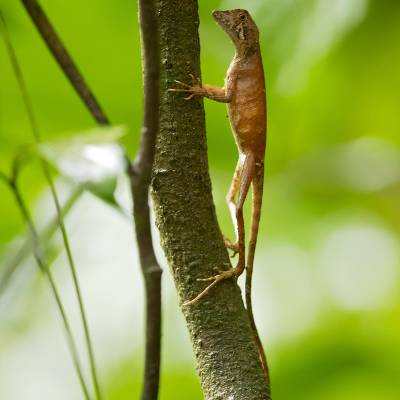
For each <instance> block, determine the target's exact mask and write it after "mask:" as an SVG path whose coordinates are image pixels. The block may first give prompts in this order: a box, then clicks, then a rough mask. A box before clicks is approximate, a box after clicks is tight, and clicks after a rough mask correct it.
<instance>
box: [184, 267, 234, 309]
mask: <svg viewBox="0 0 400 400" xmlns="http://www.w3.org/2000/svg"><path fill="white" fill-rule="evenodd" d="M232 278H237V273H236V268H235V269H229V270H228V271H223V272H221V273H219V274H218V275H215V276H211V277H209V278H200V279H197V280H198V281H200V282H210V281H212V282H211V283H210V284H209V285H208V286H207V287H206V288H205V289H204V290H203V291H202V292H200V293H199V294H198V295H197V296H196V297H195V298H194V299H192V300H189V301H186V302H185V303H183V306H190V305H193V304H195V303H197V302H198V301H199V300H200V299H202V298H203V297H204V296H205V295H206V294H207V293H208V292H209V291H210V290H211V289H212V288H213V287H214V286H215V285H217V283H218V282H221V281H224V280H226V279H232Z"/></svg>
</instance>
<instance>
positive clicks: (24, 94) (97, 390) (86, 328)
mask: <svg viewBox="0 0 400 400" xmlns="http://www.w3.org/2000/svg"><path fill="white" fill-rule="evenodd" d="M0 16H1V22H2V24H1V25H2V27H3V37H4V39H5V43H6V46H7V50H8V53H9V56H10V60H11V64H12V67H13V70H14V72H15V75H16V78H17V81H18V85H19V87H20V90H21V94H22V97H23V101H24V104H25V108H26V112H27V115H28V118H29V122H30V125H31V129H32V134H33V136H34V139H35V141H36V142H37V143H40V141H41V138H40V132H39V128H38V125H37V122H36V118H35V115H34V112H33V106H32V103H31V100H30V97H29V93H28V90H27V87H26V84H25V80H24V77H23V74H22V70H21V68H20V65H19V63H18V59H17V57H16V53H15V51H14V48H13V46H12V43H11V40H10V38H9V35H8V31H7V28H6V23H5V20H4V18H3V16H2V15H1V14H0ZM41 167H42V169H43V173H44V176H45V178H46V181H47V183H48V185H49V187H50V191H51V195H52V198H53V201H54V204H55V206H56V210H57V216H58V223H59V228H60V231H61V234H62V238H63V243H64V247H65V250H66V253H67V258H68V264H69V267H70V271H71V275H72V279H73V284H74V288H75V293H76V296H77V299H78V304H79V311H80V314H81V319H82V325H83V329H84V334H85V341H86V347H87V351H88V355H89V363H90V370H91V374H92V380H93V386H94V389H95V393H96V398H97V399H98V400H101V398H102V396H101V392H100V386H99V382H98V378H97V371H96V364H95V358H94V352H93V345H92V340H91V338H90V332H89V325H88V322H87V318H86V313H85V308H84V305H83V299H82V294H81V289H80V285H79V281H78V276H77V273H76V268H75V262H74V258H73V256H72V251H71V246H70V243H69V239H68V235H67V230H66V227H65V224H64V218H63V215H62V208H61V204H60V200H59V198H58V194H57V191H56V188H55V185H54V182H53V178H52V176H51V172H50V167H49V165H48V164H47V162H46V161H45V160H43V159H41Z"/></svg>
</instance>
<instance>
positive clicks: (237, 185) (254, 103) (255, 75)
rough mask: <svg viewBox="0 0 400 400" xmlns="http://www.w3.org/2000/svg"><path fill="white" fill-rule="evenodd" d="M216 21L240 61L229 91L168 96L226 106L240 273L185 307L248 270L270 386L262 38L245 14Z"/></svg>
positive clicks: (204, 88) (230, 75)
mask: <svg viewBox="0 0 400 400" xmlns="http://www.w3.org/2000/svg"><path fill="white" fill-rule="evenodd" d="M212 15H213V17H214V19H215V20H216V21H217V23H218V24H219V25H220V26H221V28H222V29H223V30H224V31H225V32H226V33H227V34H228V35H229V37H230V38H231V39H232V41H233V43H234V45H235V49H236V52H235V56H234V58H233V60H232V62H231V64H230V66H229V69H228V71H227V74H226V78H225V84H224V86H223V87H222V88H221V87H216V86H211V85H206V84H204V85H201V84H199V83H194V84H193V85H187V84H185V83H182V82H180V81H176V83H178V84H179V85H180V86H181V88H175V89H169V90H170V91H175V92H186V93H188V94H189V95H188V97H186V99H187V100H189V99H191V98H193V97H195V96H199V97H207V98H209V99H211V100H215V101H219V102H222V103H227V106H228V115H229V121H230V124H231V127H232V131H233V134H234V137H235V141H236V144H237V147H238V151H239V160H238V163H237V166H236V169H235V173H234V176H233V179H232V183H231V187H230V189H229V192H228V194H227V196H226V201H227V204H228V207H229V210H230V213H231V216H232V220H233V224H234V226H235V233H236V242H235V243H232V242H231V241H230V240H229V239H226V238H225V244H226V246H227V247H228V248H229V249H231V250H233V251H234V252H235V253H238V255H239V259H238V263H237V265H236V267H235V268H233V269H231V270H228V271H224V272H221V273H220V274H218V275H216V276H214V277H211V278H206V279H200V280H202V281H211V283H210V284H209V285H208V286H207V287H206V288H205V289H204V290H203V291H202V292H201V293H200V294H199V295H198V296H197V297H196V298H194V299H193V300H191V301H189V302H187V303H185V304H194V303H196V302H197V301H198V300H199V299H201V298H202V297H203V296H204V295H205V294H206V293H207V292H208V291H209V290H210V289H211V288H212V287H214V286H215V285H216V284H217V283H218V282H220V281H222V280H224V279H229V278H237V277H239V276H240V275H241V274H242V273H243V271H244V269H245V268H246V290H245V292H246V293H245V297H246V306H247V312H248V315H249V319H250V324H251V327H252V330H253V333H254V337H255V341H256V345H257V348H258V351H259V354H260V359H261V362H262V365H263V369H264V372H265V376H266V379H267V381H268V382H269V374H268V367H267V362H266V358H265V353H264V350H263V347H262V344H261V340H260V338H259V335H258V332H257V328H256V325H255V321H254V316H253V310H252V303H251V285H252V272H253V262H254V255H255V248H256V242H257V235H258V227H259V222H260V215H261V205H262V194H263V181H264V156H265V146H266V130H267V129H266V128H267V127H266V93H265V80H264V69H263V65H262V59H261V52H260V46H259V33H258V29H257V26H256V24H255V22H254V21H253V19H252V18H251V16H250V14H249V13H248V12H247V11H246V10H242V9H235V10H227V11H214V12H213V14H212ZM192 78H193V77H192ZM250 184H252V186H253V197H252V200H253V201H252V218H251V228H250V240H249V245H248V254H247V263H246V259H245V229H244V219H243V204H244V201H245V199H246V196H247V193H248V191H249V188H250Z"/></svg>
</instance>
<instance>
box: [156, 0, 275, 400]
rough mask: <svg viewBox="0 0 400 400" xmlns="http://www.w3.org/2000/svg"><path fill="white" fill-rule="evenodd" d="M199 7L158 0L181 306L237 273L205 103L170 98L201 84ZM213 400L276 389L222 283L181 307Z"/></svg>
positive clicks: (174, 263) (171, 258)
mask: <svg viewBox="0 0 400 400" xmlns="http://www.w3.org/2000/svg"><path fill="white" fill-rule="evenodd" d="M197 8H198V5H197V1H196V0H186V1H185V6H184V7H183V6H182V2H181V1H180V0H159V2H158V15H159V21H160V49H161V104H160V116H161V119H160V133H159V136H158V140H157V145H156V156H155V161H154V168H153V179H152V195H153V200H154V204H155V213H156V222H157V226H158V228H159V230H160V234H161V243H162V246H163V248H164V251H165V253H166V256H167V259H168V262H169V265H170V268H171V271H172V274H173V277H174V280H175V284H176V287H177V290H178V294H179V299H180V303H181V304H182V303H184V302H185V301H188V300H191V299H193V298H194V297H195V296H196V295H197V294H198V293H199V292H200V291H201V290H202V289H203V288H204V283H199V282H198V281H197V278H205V277H209V276H213V275H215V274H217V273H218V272H219V271H221V270H224V269H227V268H230V267H231V266H230V262H229V257H228V253H227V251H226V249H225V246H224V242H223V240H222V235H221V232H220V229H219V226H218V222H217V219H216V215H215V209H214V204H213V200H212V195H211V183H210V178H209V174H208V164H207V145H206V137H205V121H204V110H203V103H202V100H199V99H195V100H192V101H185V100H184V99H183V96H179V95H177V94H176V93H171V92H168V91H167V89H168V88H170V87H172V86H173V85H174V80H175V79H178V80H181V81H184V80H185V79H187V78H188V77H189V74H194V75H195V76H200V65H199V64H200V57H199V52H200V48H199V38H198V24H199V20H198V13H197ZM182 311H183V313H184V316H185V318H186V323H187V326H188V329H189V333H190V337H191V341H192V346H193V350H194V353H195V356H196V360H197V369H198V373H199V375H200V380H201V384H202V388H203V391H204V396H205V398H206V399H207V400H217V399H218V400H222V399H223V400H227V399H235V400H267V399H270V391H269V387H268V385H267V383H266V381H265V377H264V373H263V370H262V366H261V363H260V359H259V356H258V352H257V349H256V346H255V343H254V339H253V334H252V331H251V328H250V324H249V319H248V316H247V313H246V310H245V308H244V306H243V302H242V298H241V293H240V289H239V288H238V286H237V285H236V284H235V283H234V282H232V281H227V282H221V283H219V284H218V285H217V286H216V287H215V288H214V289H213V290H212V291H210V293H209V294H208V295H207V296H206V297H204V298H203V299H202V300H201V301H199V302H198V303H196V304H194V305H192V306H186V307H182Z"/></svg>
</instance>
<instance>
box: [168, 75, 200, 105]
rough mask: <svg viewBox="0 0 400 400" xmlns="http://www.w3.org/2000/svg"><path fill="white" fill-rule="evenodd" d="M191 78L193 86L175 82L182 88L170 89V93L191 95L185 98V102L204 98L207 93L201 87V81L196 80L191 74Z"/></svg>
mask: <svg viewBox="0 0 400 400" xmlns="http://www.w3.org/2000/svg"><path fill="white" fill-rule="evenodd" d="M189 76H190V77H191V78H192V84H191V85H188V84H187V83H184V82H181V81H177V80H175V81H174V82H175V83H177V84H178V85H180V86H181V87H180V88H171V89H168V92H183V93H189V96H187V97H185V100H191V99H192V98H193V97H194V96H203V95H204V93H205V92H204V89H203V88H202V86H201V83H200V79H199V78H195V76H194V75H193V74H190V75H189Z"/></svg>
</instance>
